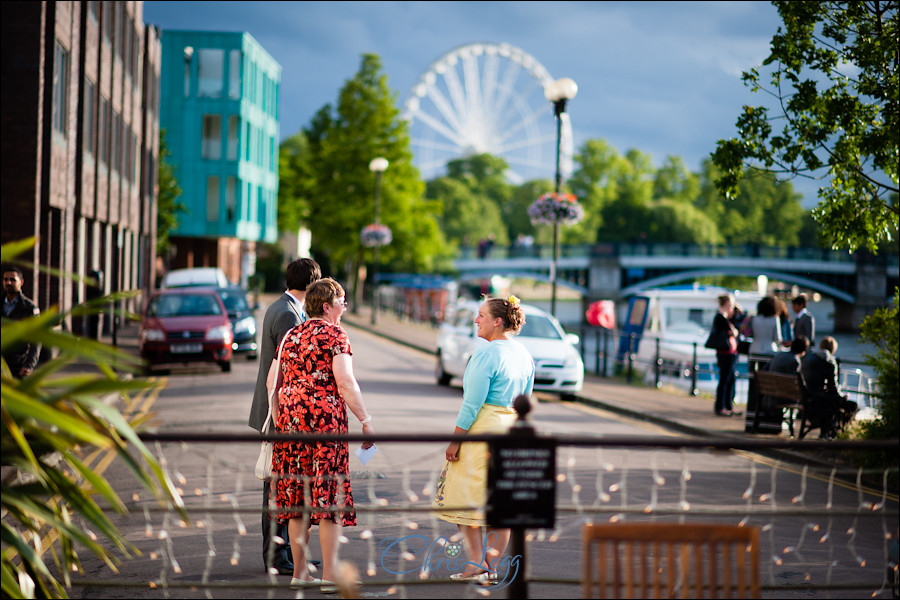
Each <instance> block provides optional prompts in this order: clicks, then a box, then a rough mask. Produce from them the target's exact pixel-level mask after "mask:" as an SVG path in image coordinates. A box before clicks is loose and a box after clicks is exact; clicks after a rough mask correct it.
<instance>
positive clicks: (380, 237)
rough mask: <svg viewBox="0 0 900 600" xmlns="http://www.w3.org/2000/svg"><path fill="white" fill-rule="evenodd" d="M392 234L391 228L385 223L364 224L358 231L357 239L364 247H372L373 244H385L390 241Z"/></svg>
mask: <svg viewBox="0 0 900 600" xmlns="http://www.w3.org/2000/svg"><path fill="white" fill-rule="evenodd" d="M392 239H393V236H392V234H391V229H390V227H388V226H387V225H382V224H380V223H379V224H377V225H376V224H375V223H372V224H370V225H366V226H365V227H363V229H362V231H361V232H360V233H359V240H360V241H361V242H362V245H363V246H365V247H366V248H374V247H375V246H387V245H388V244H390V243H391V240H392Z"/></svg>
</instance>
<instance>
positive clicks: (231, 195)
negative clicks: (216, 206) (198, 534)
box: [225, 177, 237, 223]
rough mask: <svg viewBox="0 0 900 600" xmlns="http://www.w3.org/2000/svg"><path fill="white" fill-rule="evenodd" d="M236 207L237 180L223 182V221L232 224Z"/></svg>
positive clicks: (229, 179) (230, 178)
mask: <svg viewBox="0 0 900 600" xmlns="http://www.w3.org/2000/svg"><path fill="white" fill-rule="evenodd" d="M235 207H237V178H235V177H229V178H228V179H226V180H225V220H226V221H227V222H229V223H234V212H235Z"/></svg>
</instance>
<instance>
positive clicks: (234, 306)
mask: <svg viewBox="0 0 900 600" xmlns="http://www.w3.org/2000/svg"><path fill="white" fill-rule="evenodd" d="M219 297H220V298H221V299H222V304H224V305H225V310H227V311H228V312H229V313H236V312H241V311H249V310H250V306H249V305H248V304H247V299H246V298H245V297H244V292H243V291H241V290H229V289H220V290H219Z"/></svg>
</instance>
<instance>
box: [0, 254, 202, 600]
mask: <svg viewBox="0 0 900 600" xmlns="http://www.w3.org/2000/svg"><path fill="white" fill-rule="evenodd" d="M33 241H34V240H33V239H32V240H25V241H23V242H15V243H13V244H7V245H4V246H3V247H2V251H0V254H2V257H0V260H2V262H3V263H7V262H8V261H10V260H11V259H12V258H14V257H15V256H17V255H18V254H19V253H21V252H22V251H24V250H25V249H27V248H29V247H30V246H31V245H32V244H33ZM109 302H110V298H105V299H101V300H99V301H96V302H95V303H93V305H94V306H101V305H103V306H108V304H109ZM92 310H97V309H94V308H92V307H91V306H83V307H79V308H78V309H76V310H74V311H73V313H72V314H73V315H79V314H85V312H90V311H92ZM59 318H60V315H59V314H58V313H57V312H56V311H55V310H53V309H51V310H48V311H46V312H44V313H42V314H41V315H38V316H36V317H32V318H28V319H25V320H21V321H11V320H8V319H3V320H2V333H0V346H2V348H3V349H6V348H8V347H10V346H12V345H13V344H16V343H17V342H18V341H20V340H26V339H27V340H29V341H33V342H38V343H41V344H42V345H44V346H45V347H48V348H53V349H54V350H55V351H56V353H58V356H57V357H56V358H53V359H52V360H50V361H49V362H47V363H45V364H43V365H41V366H39V367H38V368H37V369H35V370H34V371H33V372H32V373H31V375H28V376H27V377H24V378H23V379H16V378H14V377H13V376H12V373H11V372H10V369H9V366H8V365H7V364H6V361H5V360H4V361H2V365H0V388H2V392H0V395H2V408H0V417H2V420H3V433H2V455H0V463H2V466H3V469H4V478H3V482H2V496H0V504H2V511H3V514H4V517H3V521H2V547H3V551H2V554H3V555H2V564H0V579H2V590H3V597H8V598H25V597H32V598H33V597H38V598H41V597H50V598H65V597H67V588H68V587H70V585H71V581H70V577H71V573H72V572H73V571H78V570H79V569H80V561H79V557H78V552H79V550H80V549H82V548H83V549H86V550H87V551H90V552H91V553H93V554H95V555H96V556H98V557H100V558H101V559H102V560H103V561H104V562H106V563H107V564H108V565H109V566H110V567H111V568H115V563H116V562H117V561H118V560H119V558H118V557H117V556H116V555H114V554H113V552H114V551H116V550H117V551H119V552H121V553H122V554H123V555H124V556H129V555H131V554H132V553H133V552H135V548H134V546H133V545H132V544H130V543H129V542H127V541H126V540H125V538H124V536H123V535H122V534H121V533H120V532H119V530H118V529H117V528H116V527H115V526H114V525H113V524H112V522H111V521H110V519H109V517H108V516H107V515H106V514H105V513H104V512H103V510H102V509H101V508H100V507H99V505H98V504H97V502H96V500H95V498H97V497H99V498H102V499H103V500H105V501H106V502H107V503H109V505H110V506H112V507H113V508H114V510H116V511H118V512H125V510H126V509H125V505H124V503H123V502H122V501H121V500H120V499H119V498H118V496H117V495H116V493H115V492H114V491H113V489H112V487H111V486H110V484H109V482H107V481H106V480H105V479H104V478H103V477H100V476H98V475H96V474H95V473H94V472H93V470H92V469H91V468H90V466H89V465H87V464H85V463H84V462H83V460H82V457H83V456H84V455H85V452H84V449H85V448H88V447H98V448H105V449H108V450H110V451H113V452H116V453H117V454H118V457H119V459H120V460H122V461H124V462H125V463H126V464H127V465H128V467H129V468H130V470H131V472H132V473H133V475H134V476H135V477H136V478H137V479H138V480H139V481H140V482H141V483H142V484H143V486H144V487H145V488H147V489H148V490H150V491H151V492H152V493H153V494H154V495H155V496H156V498H157V499H158V501H159V502H160V503H164V504H168V505H174V506H175V507H176V509H177V510H179V511H180V513H181V515H182V517H183V518H184V519H185V520H187V515H186V513H185V512H184V509H183V505H182V503H181V499H180V497H179V496H178V494H177V492H176V491H175V488H174V486H173V485H172V483H171V481H169V480H168V478H167V476H166V474H165V473H164V471H163V469H162V468H161V467H160V465H159V463H158V462H157V461H156V459H155V458H154V457H153V455H152V454H151V453H150V452H149V450H148V449H147V448H146V447H145V446H144V444H143V443H142V442H141V440H140V439H139V438H138V436H137V433H136V431H135V428H134V427H133V424H132V423H129V422H128V421H127V420H126V419H125V418H124V417H123V416H122V414H120V412H119V411H118V409H116V408H115V407H114V406H112V405H111V404H109V403H107V402H105V401H104V399H105V398H107V397H109V395H111V394H113V395H119V396H127V395H129V394H146V393H152V391H153V389H154V388H157V387H158V384H157V383H156V382H155V381H147V380H137V379H132V378H131V377H130V375H131V374H132V373H134V372H136V371H137V370H138V369H139V368H140V366H141V362H140V360H139V359H138V358H137V357H134V356H131V355H129V354H128V353H125V352H120V351H119V350H118V349H116V348H113V347H111V346H108V345H106V344H102V343H100V342H96V341H93V340H89V339H81V338H77V337H75V336H73V335H71V334H69V333H66V332H61V331H58V330H57V329H56V327H55V325H56V323H57V322H58V321H59ZM76 362H77V363H78V365H79V368H78V369H72V368H70V367H71V365H73V364H74V363H76ZM85 365H90V366H91V368H90V369H88V368H86V367H85ZM7 474H9V475H10V476H9V477H7V476H6V475H7ZM88 528H90V530H88ZM49 533H55V534H56V538H57V539H58V543H54V544H53V545H52V546H53V547H52V548H43V547H42V546H41V544H40V542H39V540H40V539H41V538H44V537H45V536H47V534H49ZM100 538H105V539H107V540H109V541H110V542H111V543H112V547H113V550H108V549H107V548H105V547H104V546H103V545H101V543H100ZM47 550H50V552H49V554H50V555H51V556H52V559H53V562H54V563H55V569H54V571H53V572H51V568H50V565H48V564H47V563H46V562H45V554H47V552H46V551H47ZM54 573H56V574H54ZM57 574H58V575H57Z"/></svg>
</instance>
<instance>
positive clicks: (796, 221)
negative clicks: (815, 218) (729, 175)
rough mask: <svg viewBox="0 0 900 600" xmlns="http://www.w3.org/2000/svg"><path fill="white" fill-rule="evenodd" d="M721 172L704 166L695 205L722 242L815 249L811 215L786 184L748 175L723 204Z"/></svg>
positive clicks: (707, 163) (708, 164) (710, 164)
mask: <svg viewBox="0 0 900 600" xmlns="http://www.w3.org/2000/svg"><path fill="white" fill-rule="evenodd" d="M720 174H721V171H719V169H718V168H717V167H716V165H715V164H714V163H713V162H712V161H711V160H706V161H704V162H703V165H702V168H701V173H700V194H699V196H698V198H697V200H696V201H695V205H696V206H697V208H698V209H700V211H701V212H703V214H705V215H707V216H708V217H709V218H710V219H712V220H713V222H715V223H716V225H717V226H718V229H719V232H720V234H721V238H722V242H723V243H725V244H731V245H741V244H762V245H767V246H796V245H816V244H815V239H816V238H815V228H814V227H813V229H812V230H810V219H811V216H810V212H809V211H808V210H806V209H804V208H803V205H802V204H801V202H800V200H801V197H800V195H799V194H797V193H796V192H794V187H793V185H792V184H791V182H789V181H778V180H776V178H775V177H774V176H773V175H771V174H768V173H759V172H748V173H747V175H746V177H743V178H742V179H741V181H740V182H739V183H738V188H739V189H740V193H739V194H737V195H736V196H734V197H733V198H732V199H731V200H726V199H725V197H724V196H723V195H722V193H721V192H720V191H719V189H718V187H717V186H716V180H717V178H718V177H719V176H720Z"/></svg>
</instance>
